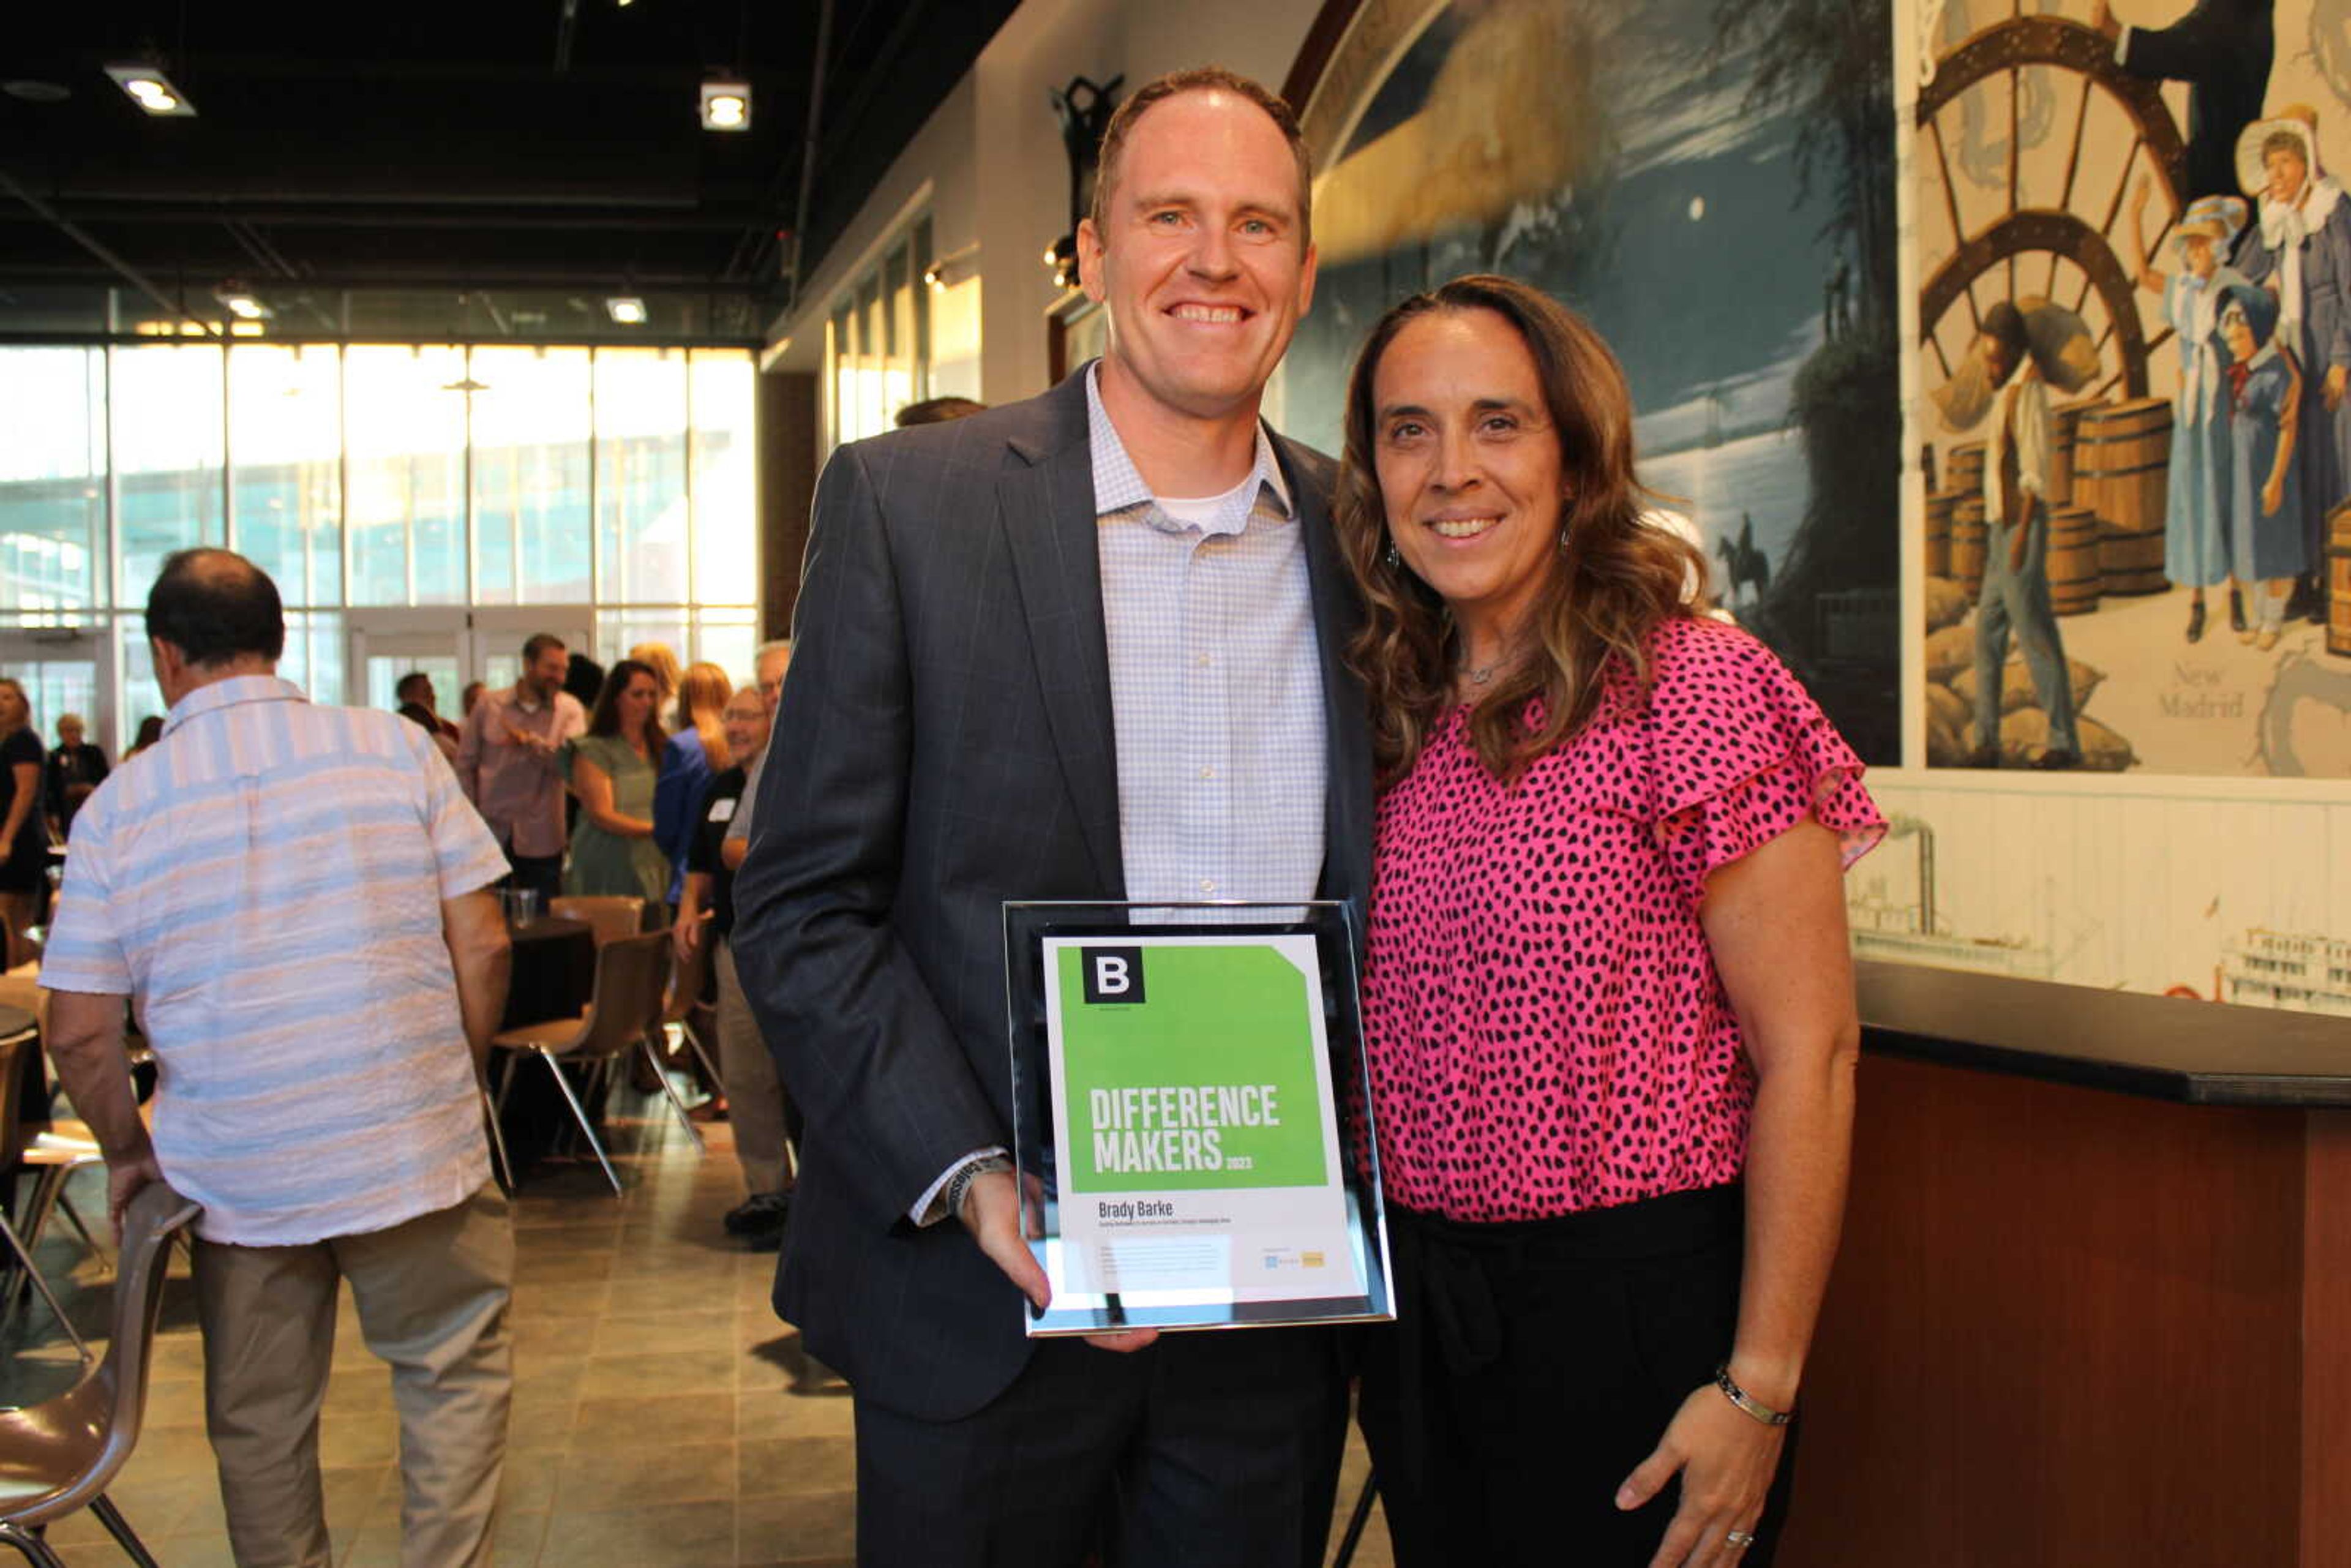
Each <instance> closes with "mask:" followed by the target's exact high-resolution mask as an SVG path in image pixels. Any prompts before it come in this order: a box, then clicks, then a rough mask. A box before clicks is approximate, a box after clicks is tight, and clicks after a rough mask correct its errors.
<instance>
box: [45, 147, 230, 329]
mask: <svg viewBox="0 0 2351 1568" xmlns="http://www.w3.org/2000/svg"><path fill="white" fill-rule="evenodd" d="M0 188H5V190H6V191H7V192H8V193H9V194H10V195H13V196H15V197H16V199H17V200H18V201H20V202H22V203H24V204H26V206H28V207H30V208H32V209H33V211H35V212H37V213H38V214H41V215H42V216H43V217H45V218H47V219H48V220H49V222H51V223H52V224H55V225H57V231H58V232H59V233H60V234H63V235H65V236H66V237H67V238H68V239H70V240H72V241H73V242H74V243H75V244H76V245H78V246H81V247H82V249H84V250H86V251H88V252H89V254H90V255H92V256H96V257H97V258H98V259H99V260H100V261H102V262H104V263H105V264H106V269H107V270H108V271H109V272H111V273H113V274H114V275H115V276H117V277H121V278H123V279H124V280H126V281H127V282H129V283H130V284H131V287H134V288H136V289H138V290H139V292H141V294H144V295H145V296H147V298H150V299H152V300H153V301H154V302H155V303H156V304H158V305H160V306H162V308H164V309H166V310H168V311H170V312H171V313H172V315H174V316H177V315H180V314H182V313H183V310H184V306H183V305H182V304H180V303H177V302H174V301H173V299H172V297H171V296H170V295H168V294H166V293H164V292H163V291H162V289H161V288H158V287H155V285H154V283H153V282H152V280H150V279H149V278H148V277H147V275H146V274H145V273H143V272H141V271H140V270H139V269H138V268H137V267H133V266H131V264H130V263H129V262H127V261H125V260H123V259H122V258H121V257H120V256H117V255H115V254H114V253H113V252H112V251H110V250H109V249H107V248H106V246H103V245H101V244H100V243H99V241H98V240H97V239H95V238H93V237H92V236H91V235H89V232H88V231H87V230H84V229H81V228H78V227H76V226H75V225H73V224H72V223H71V222H70V221H68V219H66V218H63V217H61V216H59V215H58V214H57V213H55V212H53V211H51V210H50V208H49V206H48V204H47V203H45V202H43V201H42V200H41V198H40V197H38V196H37V195H35V194H33V193H32V192H30V191H28V190H26V189H25V187H24V186H22V185H20V184H18V183H16V177H15V176H14V175H12V174H10V173H9V172H7V171H6V170H5V169H0ZM205 328H206V329H207V330H209V331H210V332H212V333H213V335H214V336H215V337H218V336H219V335H220V326H219V324H218V323H217V322H210V321H208V322H206V323H205Z"/></svg>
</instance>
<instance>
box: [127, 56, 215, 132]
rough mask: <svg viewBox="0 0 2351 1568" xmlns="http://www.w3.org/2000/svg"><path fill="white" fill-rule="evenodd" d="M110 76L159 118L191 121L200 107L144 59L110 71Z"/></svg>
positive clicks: (136, 102)
mask: <svg viewBox="0 0 2351 1568" xmlns="http://www.w3.org/2000/svg"><path fill="white" fill-rule="evenodd" d="M106 74H107V75H108V76H110V77H112V78H114V82H115V85H116V86H118V87H120V89H122V90H123V91H124V92H126V93H128V94H130V95H131V102H133V103H135V104H137V105H138V106H139V107H140V108H141V109H142V110H146V111H147V112H148V113H149V114H152V115H155V116H157V117H158V118H169V119H180V120H184V119H190V118H193V116H194V114H195V112H196V106H195V105H194V104H193V103H190V102H189V101H188V95H187V94H186V93H184V92H182V91H181V90H180V89H178V88H176V87H173V86H172V78H169V77H167V76H165V75H164V74H163V73H162V70H161V69H159V68H156V67H154V66H151V65H149V64H147V63H146V62H145V61H144V60H132V61H130V62H129V63H127V64H123V65H112V66H108V67H107V68H106Z"/></svg>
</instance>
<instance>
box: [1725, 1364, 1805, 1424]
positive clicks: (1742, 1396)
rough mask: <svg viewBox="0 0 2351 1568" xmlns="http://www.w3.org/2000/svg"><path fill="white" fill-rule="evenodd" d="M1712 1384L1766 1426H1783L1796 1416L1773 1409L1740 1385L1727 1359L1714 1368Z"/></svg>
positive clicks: (1789, 1412) (1790, 1412)
mask: <svg viewBox="0 0 2351 1568" xmlns="http://www.w3.org/2000/svg"><path fill="white" fill-rule="evenodd" d="M1714 1385H1715V1386H1716V1387H1717V1388H1719V1389H1721V1390H1722V1396H1723V1397H1724V1398H1725V1399H1728V1400H1729V1401H1730V1402H1731V1403H1732V1404H1733V1405H1736V1406H1739V1408H1740V1412H1741V1413H1742V1414H1745V1415H1748V1416H1753V1417H1754V1418H1755V1419H1756V1420H1758V1421H1761V1422H1762V1423H1763V1425H1765V1426H1766V1427H1784V1426H1786V1425H1787V1424H1788V1423H1789V1422H1791V1421H1792V1420H1794V1419H1795V1418H1796V1415H1795V1412H1794V1411H1792V1410H1774V1409H1772V1408H1771V1406H1769V1405H1766V1404H1764V1403H1763V1401H1761V1399H1758V1398H1756V1397H1755V1396H1753V1395H1752V1394H1750V1393H1748V1392H1747V1390H1745V1389H1744V1388H1741V1387H1740V1386H1739V1384H1738V1381H1737V1380H1736V1379H1735V1378H1733V1377H1732V1376H1731V1375H1730V1363H1729V1362H1727V1361H1726V1362H1724V1363H1723V1364H1721V1365H1720V1366H1718V1367H1716V1368H1715V1369H1714Z"/></svg>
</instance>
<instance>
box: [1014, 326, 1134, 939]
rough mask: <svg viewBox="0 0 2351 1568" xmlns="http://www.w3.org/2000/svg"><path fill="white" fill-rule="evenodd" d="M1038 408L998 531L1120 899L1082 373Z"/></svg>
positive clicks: (1069, 766) (1049, 702) (1096, 852)
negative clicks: (1042, 411)
mask: <svg viewBox="0 0 2351 1568" xmlns="http://www.w3.org/2000/svg"><path fill="white" fill-rule="evenodd" d="M1044 406H1045V408H1046V409H1047V410H1048V411H1049V413H1050V418H1049V420H1048V422H1047V423H1046V426H1045V427H1044V428H1041V429H1040V431H1039V432H1038V433H1037V436H1036V438H1035V439H1029V438H1025V437H1022V438H1015V439H1014V440H1013V441H1012V442H1011V448H1012V452H1013V454H1014V456H1013V458H1012V461H1011V463H1010V465H1008V470H1007V472H1006V473H1005V475H1004V477H1003V478H1002V479H1001V480H999V481H998V485H997V492H996V499H997V523H998V527H1000V528H1003V530H1004V534H1005V538H1006V540H1007V542H1008V545H1009V547H1010V550H1011V557H1012V568H1013V575H1014V576H1015V577H1016V578H1017V579H1018V580H1019V585H1020V605H1021V611H1022V613H1023V616H1024V617H1025V619H1026V620H1027V622H1028V625H1029V648H1030V651H1031V653H1033V655H1034V657H1035V659H1036V664H1037V679H1038V684H1039V686H1040V690H1041V692H1042V694H1043V696H1044V699H1045V712H1046V716H1047V718H1048V722H1049V723H1050V725H1051V727H1052V731H1053V745H1054V749H1055V750H1057V751H1058V752H1059V753H1060V754H1061V771H1062V773H1063V775H1064V776H1065V777H1066V778H1067V779H1068V781H1069V786H1070V795H1071V799H1072V800H1074V801H1075V802H1076V805H1077V812H1078V824H1079V827H1080V830H1081V831H1082V832H1083V833H1084V835H1085V840H1086V847H1087V849H1088V850H1089V851H1091V852H1092V855H1093V861H1094V867H1095V869H1096V871H1098V872H1099V873H1101V877H1102V886H1103V887H1104V888H1106V889H1108V890H1109V893H1110V895H1111V896H1112V897H1123V896H1124V895H1125V892H1126V870H1125V863H1124V861H1123V857H1122V856H1121V854H1120V852H1119V839H1118V753H1117V738H1116V737H1117V729H1116V725H1115V720H1114V719H1113V716H1112V711H1111V696H1110V644H1109V640H1108V637H1107V635H1106V634H1105V632H1104V631H1103V629H1102V559H1101V556H1100V554H1099V553H1098V547H1097V544H1096V539H1095V533H1096V524H1095V520H1094V476H1093V455H1092V449H1091V447H1090V446H1089V445H1088V444H1087V440H1086V394H1085V384H1084V382H1083V379H1082V373H1081V374H1080V375H1077V376H1072V377H1071V378H1070V379H1069V380H1068V381H1065V382H1062V383H1061V386H1060V387H1059V388H1057V389H1056V390H1055V392H1053V393H1052V394H1051V395H1050V397H1049V398H1048V399H1046V400H1045V403H1044ZM1073 414H1074V418H1072V415H1073Z"/></svg>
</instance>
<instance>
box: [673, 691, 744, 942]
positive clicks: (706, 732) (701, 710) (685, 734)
mask: <svg viewBox="0 0 2351 1568" xmlns="http://www.w3.org/2000/svg"><path fill="white" fill-rule="evenodd" d="M733 695H735V688H734V684H733V683H732V682H730V681H729V680H728V679H727V678H726V671H724V670H722V669H720V668H719V667H718V666H717V665H716V664H694V665H691V666H689V667H688V668H687V670H686V672H685V674H684V676H683V677H682V678H681V679H680V681H679V682H678V688H677V733H676V734H675V735H674V736H672V737H670V742H669V749H668V750H666V751H664V753H663V754H662V770H661V781H660V783H659V784H658V785H657V786H656V787H655V788H654V790H653V842H655V843H657V844H659V845H660V846H661V852H662V853H663V854H664V855H666V856H667V857H668V858H669V863H670V880H669V902H670V904H671V906H672V908H674V907H675V906H676V904H677V902H678V899H679V898H680V897H681V896H682V895H683V894H684V890H685V853H686V851H687V849H688V848H690V847H691V846H692V844H693V842H694V825H695V822H697V821H700V820H701V813H702V797H703V794H704V792H705V791H706V790H707V789H709V788H710V780H711V779H713V778H715V777H716V776H717V775H719V774H721V773H724V772H726V770H727V769H728V768H732V767H734V766H735V758H734V756H733V754H732V753H731V752H730V751H729V750H728V749H727V746H726V727H725V719H726V699H727V698H728V697H731V696H733Z"/></svg>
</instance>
